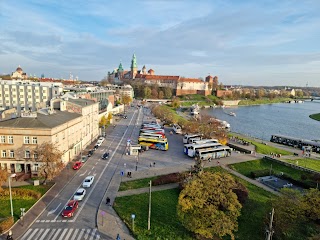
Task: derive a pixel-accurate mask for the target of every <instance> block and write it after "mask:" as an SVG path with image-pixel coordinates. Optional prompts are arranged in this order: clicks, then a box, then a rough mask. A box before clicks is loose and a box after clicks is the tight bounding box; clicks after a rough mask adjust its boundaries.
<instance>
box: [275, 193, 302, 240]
mask: <svg viewBox="0 0 320 240" xmlns="http://www.w3.org/2000/svg"><path fill="white" fill-rule="evenodd" d="M281 193H282V195H280V196H279V197H277V198H274V199H273V200H272V201H271V203H272V207H273V208H274V229H275V230H274V231H275V233H274V234H275V235H276V236H277V237H278V238H279V239H282V238H283V237H284V236H288V235H291V236H294V234H295V230H296V229H297V228H298V226H299V225H300V224H303V223H304V222H305V218H304V212H303V207H302V204H301V202H302V194H301V193H300V192H299V191H297V190H293V189H289V188H283V189H282V190H281Z"/></svg>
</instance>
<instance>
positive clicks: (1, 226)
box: [0, 216, 14, 233]
mask: <svg viewBox="0 0 320 240" xmlns="http://www.w3.org/2000/svg"><path fill="white" fill-rule="evenodd" d="M13 224H14V220H13V217H12V216H10V217H7V218H5V219H3V220H0V233H3V232H5V231H7V230H9V229H10V228H11V226H12V225H13Z"/></svg>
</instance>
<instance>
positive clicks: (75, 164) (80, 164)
mask: <svg viewBox="0 0 320 240" xmlns="http://www.w3.org/2000/svg"><path fill="white" fill-rule="evenodd" d="M81 166H82V162H80V161H77V162H75V163H74V165H73V167H72V168H73V169H74V170H78V169H79V168H81Z"/></svg>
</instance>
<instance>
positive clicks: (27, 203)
mask: <svg viewBox="0 0 320 240" xmlns="http://www.w3.org/2000/svg"><path fill="white" fill-rule="evenodd" d="M19 188H24V189H30V190H34V191H37V192H40V193H41V196H42V195H43V194H45V193H46V192H47V191H48V190H49V189H50V188H51V185H45V186H44V185H40V186H33V185H28V186H21V187H19ZM12 189H13V188H12ZM37 200H38V199H31V200H24V199H21V198H17V199H15V198H13V199H12V206H13V216H14V221H17V220H18V219H19V218H20V214H21V211H20V208H25V212H27V211H28V210H29V209H30V208H31V207H32V206H33V205H34V204H35V203H36V202H37ZM0 206H1V208H0V218H2V217H9V216H10V215H11V208H10V199H6V200H0Z"/></svg>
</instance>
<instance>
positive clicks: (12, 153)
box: [9, 150, 14, 158]
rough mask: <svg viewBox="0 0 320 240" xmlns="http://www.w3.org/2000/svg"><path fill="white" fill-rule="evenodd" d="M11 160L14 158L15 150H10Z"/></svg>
mask: <svg viewBox="0 0 320 240" xmlns="http://www.w3.org/2000/svg"><path fill="white" fill-rule="evenodd" d="M9 154H10V158H14V151H13V150H10V153H9Z"/></svg>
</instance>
